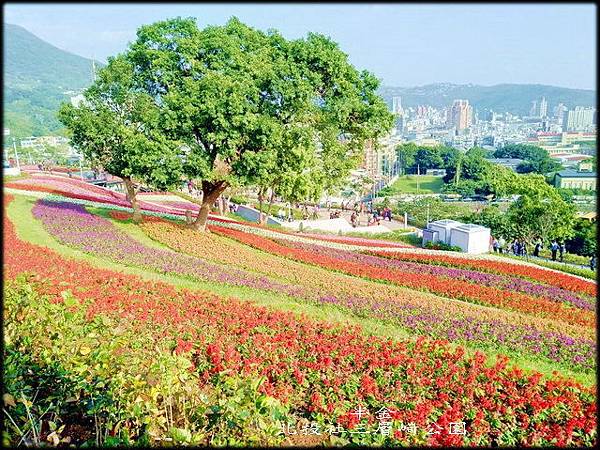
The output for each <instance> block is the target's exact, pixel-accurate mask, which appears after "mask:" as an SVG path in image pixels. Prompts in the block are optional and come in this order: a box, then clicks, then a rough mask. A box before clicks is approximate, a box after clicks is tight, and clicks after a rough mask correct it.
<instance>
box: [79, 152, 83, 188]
mask: <svg viewBox="0 0 600 450" xmlns="http://www.w3.org/2000/svg"><path fill="white" fill-rule="evenodd" d="M82 161H83V155H82V154H80V155H79V176H80V177H81V181H83V162H82Z"/></svg>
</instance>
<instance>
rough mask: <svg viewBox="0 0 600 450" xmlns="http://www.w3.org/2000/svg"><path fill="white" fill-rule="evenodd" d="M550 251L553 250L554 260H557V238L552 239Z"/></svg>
mask: <svg viewBox="0 0 600 450" xmlns="http://www.w3.org/2000/svg"><path fill="white" fill-rule="evenodd" d="M550 251H551V252H552V261H556V252H557V251H558V244H557V243H556V239H554V240H553V241H552V244H550Z"/></svg>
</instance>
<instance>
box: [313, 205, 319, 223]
mask: <svg viewBox="0 0 600 450" xmlns="http://www.w3.org/2000/svg"><path fill="white" fill-rule="evenodd" d="M318 218H319V206H318V205H315V206H313V211H312V219H313V220H317V219H318Z"/></svg>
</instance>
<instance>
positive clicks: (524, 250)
mask: <svg viewBox="0 0 600 450" xmlns="http://www.w3.org/2000/svg"><path fill="white" fill-rule="evenodd" d="M521 256H523V257H525V258H527V241H526V240H525V239H523V240H522V241H521Z"/></svg>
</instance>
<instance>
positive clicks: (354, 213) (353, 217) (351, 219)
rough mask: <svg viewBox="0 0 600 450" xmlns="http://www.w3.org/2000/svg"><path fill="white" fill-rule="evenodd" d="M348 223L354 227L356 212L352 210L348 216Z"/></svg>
mask: <svg viewBox="0 0 600 450" xmlns="http://www.w3.org/2000/svg"><path fill="white" fill-rule="evenodd" d="M350 223H351V224H352V227H353V228H356V212H355V211H353V212H352V215H351V216H350Z"/></svg>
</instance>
